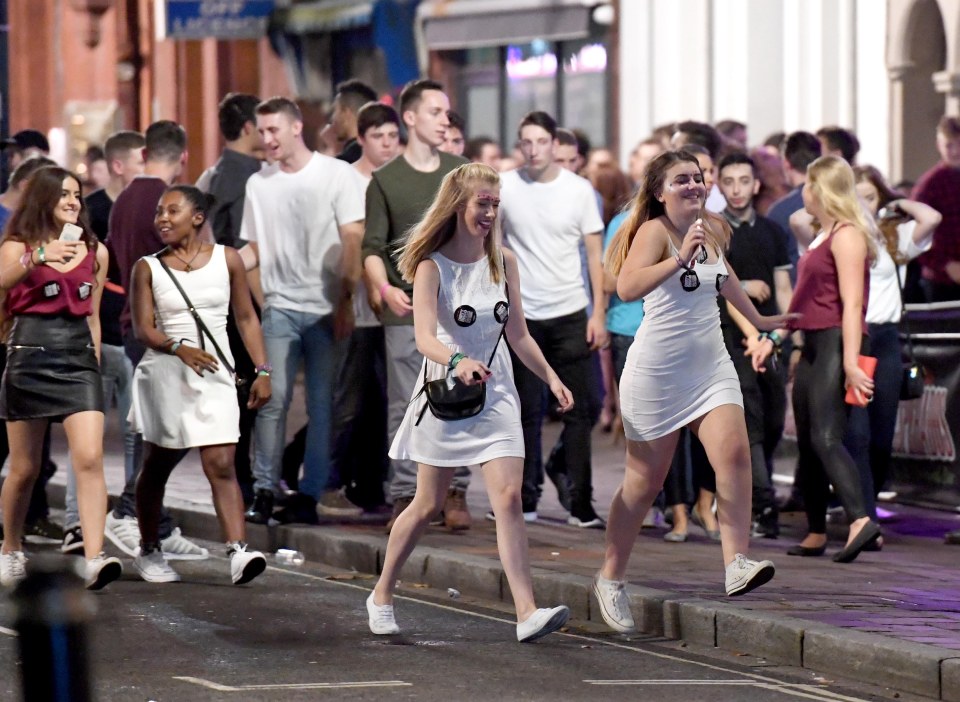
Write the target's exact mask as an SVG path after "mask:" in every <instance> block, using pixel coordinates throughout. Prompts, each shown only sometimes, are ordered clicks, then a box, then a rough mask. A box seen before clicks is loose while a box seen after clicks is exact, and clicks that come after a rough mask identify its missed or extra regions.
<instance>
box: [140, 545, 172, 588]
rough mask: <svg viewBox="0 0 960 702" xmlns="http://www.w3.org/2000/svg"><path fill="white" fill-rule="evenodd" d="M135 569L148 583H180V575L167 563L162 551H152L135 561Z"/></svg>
mask: <svg viewBox="0 0 960 702" xmlns="http://www.w3.org/2000/svg"><path fill="white" fill-rule="evenodd" d="M133 567H134V568H136V570H137V572H138V573H139V574H140V577H141V578H143V579H144V580H146V581H147V582H148V583H178V582H180V573H178V572H177V571H175V570H174V569H173V568H171V567H170V564H169V563H167V561H166V559H165V558H164V557H163V553H162V552H161V551H150V552H149V553H147V554H140V555H138V556H137V557H136V558H134V559H133Z"/></svg>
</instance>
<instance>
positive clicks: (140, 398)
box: [130, 244, 240, 448]
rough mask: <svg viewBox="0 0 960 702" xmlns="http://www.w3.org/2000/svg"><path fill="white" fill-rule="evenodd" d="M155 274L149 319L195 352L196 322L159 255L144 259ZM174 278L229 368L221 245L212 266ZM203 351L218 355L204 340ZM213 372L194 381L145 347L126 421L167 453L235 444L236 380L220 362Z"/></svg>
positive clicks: (173, 360)
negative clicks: (176, 449) (197, 447)
mask: <svg viewBox="0 0 960 702" xmlns="http://www.w3.org/2000/svg"><path fill="white" fill-rule="evenodd" d="M143 260H144V261H146V262H147V264H148V265H149V266H150V272H151V274H152V276H153V285H152V287H153V300H154V314H155V315H156V320H157V328H158V329H159V330H160V331H161V332H162V333H163V334H164V336H167V337H170V338H172V339H178V340H180V339H183V340H184V342H183V343H185V344H189V345H191V346H199V345H200V344H199V343H198V337H197V334H198V332H197V323H196V322H195V321H194V319H193V316H192V315H191V314H190V311H189V310H188V309H187V304H186V303H185V302H184V300H183V295H181V294H180V291H179V290H177V288H176V286H175V285H174V284H173V281H172V280H170V276H169V275H167V272H166V271H164V270H163V268H162V267H161V266H160V263H159V261H158V260H157V258H156V256H144V257H143ZM171 272H172V273H173V274H174V275H175V276H177V280H178V281H179V282H180V285H182V286H183V289H184V291H185V292H186V293H187V295H188V296H189V297H190V301H191V302H192V303H193V304H194V307H196V309H197V311H198V312H199V313H200V317H201V318H202V319H203V321H204V323H205V324H206V325H207V328H208V329H209V330H210V332H211V333H212V334H213V335H214V337H215V338H216V340H217V343H218V344H219V345H220V349H221V350H222V351H223V353H224V354H225V355H226V357H227V360H228V361H229V362H230V365H231V366H232V365H233V356H232V355H231V354H230V342H229V340H228V339H227V311H228V308H229V305H230V273H229V271H228V270H227V259H226V254H225V252H224V248H223V246H221V245H219V244H218V245H216V246H214V247H213V253H212V254H211V256H210V261H209V262H208V263H207V264H206V265H205V266H203V267H202V268H195V269H194V270H192V271H190V272H189V273H187V272H184V271H176V270H173V269H171ZM204 346H205V348H206V351H207V352H208V353H209V354H210V355H212V356H214V357H216V355H217V354H216V351H215V350H214V348H213V344H211V343H210V340H209V338H207V339H204ZM217 363H218V365H219V368H218V369H217V372H216V373H204V374H203V375H202V376H199V375H197V374H196V373H195V372H194V371H193V370H192V369H191V368H189V367H187V365H186V364H185V363H184V362H183V361H181V360H180V359H179V358H177V357H176V356H173V355H170V354H167V353H162V352H160V351H155V350H153V349H148V350H147V352H146V353H145V354H144V356H143V359H142V360H141V361H140V363H139V364H138V365H137V369H136V371H135V372H134V374H133V406H132V407H131V409H130V419H131V421H132V422H133V427H134V430H135V431H138V432H141V433H142V434H143V439H144V441H149V442H150V443H152V444H156V445H158V446H163V447H165V448H192V447H194V446H215V445H219V444H235V443H237V440H238V438H239V437H240V428H239V427H240V407H239V405H238V404H237V390H236V385H235V384H234V380H233V377H232V376H231V375H230V373H229V372H228V371H227V369H226V368H225V367H224V365H223V362H222V361H220V359H219V358H218V359H217Z"/></svg>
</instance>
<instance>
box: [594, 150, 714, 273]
mask: <svg viewBox="0 0 960 702" xmlns="http://www.w3.org/2000/svg"><path fill="white" fill-rule="evenodd" d="M678 163H692V164H693V165H695V166H696V167H697V169H700V162H699V161H697V157H696V156H694V155H693V154H691V153H689V152H687V151H684V150H682V149H681V150H679V151H664V152H663V153H662V154H660V155H659V156H657V157H656V158H654V159H653V160H652V161H651V162H650V164H649V165H648V166H647V170H646V171H645V172H644V174H643V181H642V182H641V183H640V188H639V190H637V195H636V197H635V198H633V204H632V205H631V207H630V214H629V215H627V218H626V219H625V220H623V224H621V225H620V228H619V229H618V230H617V233H616V234H615V235H614V237H613V241H611V242H610V247H609V248H608V249H607V255H606V257H605V259H604V265H605V266H606V268H607V270H608V271H609V272H610V273H611V274H612V275H614V276H616V275H619V273H620V269H621V268H622V267H623V262H624V261H625V260H627V254H628V253H629V252H630V246H631V245H632V244H633V239H634V237H635V236H636V235H637V230H639V229H640V225H641V224H643V223H644V222H649V221H650V220H651V219H656V218H657V217H661V216H664V215H665V214H666V213H667V210H666V207H665V206H664V204H663V203H662V202H660V201H659V200H658V199H657V196H658V195H659V194H660V193H661V192H663V185H664V180H665V179H666V177H667V171H668V170H670V169H671V168H672V167H673V166H675V165H677V164H678ZM700 174H701V176H702V175H703V171H702V170H701V171H700ZM701 217H702V218H703V220H704V223H705V224H706V225H707V226H706V233H707V238H708V240H710V243H711V244H712V245H713V246H714V248H717V249H720V250H725V249H726V245H727V239H728V238H729V233H728V230H729V228H724V227H723V226H722V224H721V223H720V220H721V219H722V218H716V217H709V216H707V213H706V211H705V210H703V209H702V206H701ZM717 229H719V230H720V231H719V232H717Z"/></svg>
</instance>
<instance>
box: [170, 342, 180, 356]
mask: <svg viewBox="0 0 960 702" xmlns="http://www.w3.org/2000/svg"><path fill="white" fill-rule="evenodd" d="M181 346H183V344H181V343H180V342H179V341H174V342H173V343H172V344H170V350H169V353H170V354H171V355H172V356H176V355H177V349H178V348H180V347H181Z"/></svg>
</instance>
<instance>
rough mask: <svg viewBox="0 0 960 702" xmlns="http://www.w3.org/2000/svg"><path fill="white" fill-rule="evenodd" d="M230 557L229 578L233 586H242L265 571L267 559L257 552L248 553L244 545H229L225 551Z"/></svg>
mask: <svg viewBox="0 0 960 702" xmlns="http://www.w3.org/2000/svg"><path fill="white" fill-rule="evenodd" d="M227 555H228V556H229V557H230V577H231V578H232V579H233V584H234V585H243V584H244V583H248V582H250V581H251V580H253V579H254V578H255V577H257V576H258V575H260V573H262V572H263V571H265V570H266V569H267V559H266V558H264V557H263V554H262V553H260V552H259V551H248V550H247V545H246V544H244V543H235V544H231V545H230V548H228V549H227Z"/></svg>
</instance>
